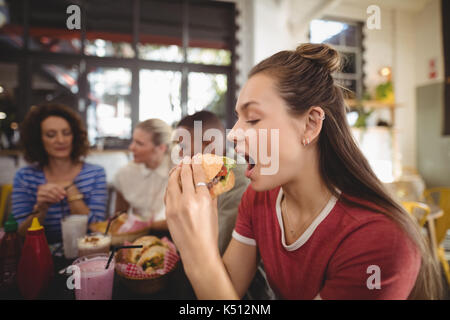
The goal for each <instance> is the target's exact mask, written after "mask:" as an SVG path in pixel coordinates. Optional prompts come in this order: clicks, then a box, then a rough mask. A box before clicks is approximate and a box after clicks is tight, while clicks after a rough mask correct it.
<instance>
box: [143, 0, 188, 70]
mask: <svg viewBox="0 0 450 320" xmlns="http://www.w3.org/2000/svg"><path fill="white" fill-rule="evenodd" d="M140 4H141V10H140V21H139V43H138V46H137V49H138V55H139V58H140V59H145V60H156V61H168V62H183V50H182V38H183V37H182V35H183V30H182V16H183V8H182V2H181V1H160V0H158V1H155V0H146V1H141V2H140Z"/></svg>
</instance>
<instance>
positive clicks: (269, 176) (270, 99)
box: [228, 74, 305, 191]
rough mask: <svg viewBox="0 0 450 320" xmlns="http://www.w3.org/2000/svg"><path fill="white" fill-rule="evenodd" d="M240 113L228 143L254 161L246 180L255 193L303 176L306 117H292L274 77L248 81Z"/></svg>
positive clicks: (240, 96)
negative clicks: (231, 143) (230, 142)
mask: <svg viewBox="0 0 450 320" xmlns="http://www.w3.org/2000/svg"><path fill="white" fill-rule="evenodd" d="M236 113H237V116H238V121H237V122H236V124H235V126H234V127H233V129H232V131H231V132H230V134H229V135H228V139H229V140H234V141H235V143H236V151H237V152H238V153H239V154H241V155H245V157H246V159H247V161H252V160H253V163H254V165H251V164H249V165H248V167H247V171H246V176H247V177H248V178H249V179H250V180H251V185H252V188H253V189H254V190H256V191H263V190H270V189H273V188H275V187H276V186H280V185H283V184H285V183H287V182H289V181H290V180H291V179H294V178H295V177H298V175H299V173H300V174H301V172H302V169H303V167H304V162H305V161H304V160H303V158H304V156H303V153H304V150H303V148H302V147H303V146H302V143H301V142H302V137H303V132H304V128H305V120H304V118H305V117H304V116H295V117H294V116H292V114H289V113H288V107H287V105H286V103H285V102H284V100H283V99H282V98H281V97H280V96H279V95H278V92H277V90H276V87H275V82H274V80H273V79H272V78H271V77H269V76H267V75H264V74H256V75H254V76H252V77H251V78H250V79H249V80H248V81H247V83H246V85H245V86H244V88H243V89H242V91H241V93H240V95H239V98H238V101H237V104H236ZM239 129H242V130H239ZM243 132H245V134H243ZM233 136H235V137H234V138H233ZM264 137H267V138H264Z"/></svg>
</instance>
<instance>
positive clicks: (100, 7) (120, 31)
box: [85, 0, 134, 58]
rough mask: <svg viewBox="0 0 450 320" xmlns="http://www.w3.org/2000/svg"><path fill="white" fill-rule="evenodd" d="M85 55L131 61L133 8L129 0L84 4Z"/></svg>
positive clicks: (108, 0)
mask: <svg viewBox="0 0 450 320" xmlns="http://www.w3.org/2000/svg"><path fill="white" fill-rule="evenodd" d="M85 7H86V16H87V26H86V42H85V54H87V55H93V56H99V57H119V58H133V57H134V50H133V47H132V39H133V36H132V35H133V5H132V1H129V0H114V1H110V0H95V1H93V0H91V1H85Z"/></svg>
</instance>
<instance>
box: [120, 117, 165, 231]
mask: <svg viewBox="0 0 450 320" xmlns="http://www.w3.org/2000/svg"><path fill="white" fill-rule="evenodd" d="M171 134H172V129H171V127H170V126H169V125H168V124H167V123H165V122H164V121H162V120H160V119H148V120H146V121H143V122H141V123H139V124H138V125H137V126H136V128H135V129H134V132H133V140H132V142H131V144H130V146H129V150H130V151H131V152H132V153H133V158H134V159H133V161H131V162H130V163H128V164H127V165H126V166H124V167H122V168H120V169H119V171H118V172H117V174H116V175H115V177H114V181H113V185H114V187H115V189H116V191H117V198H116V207H115V211H116V212H122V211H128V210H130V209H131V210H132V213H133V214H136V215H138V216H140V217H141V218H142V219H143V220H145V221H149V220H150V219H153V223H152V225H151V228H152V230H154V231H157V232H158V231H159V232H162V233H164V232H167V224H166V221H165V219H166V218H165V206H164V192H165V189H166V186H167V181H168V176H169V170H170V169H171V167H172V162H171V159H170V150H171V148H170V146H171Z"/></svg>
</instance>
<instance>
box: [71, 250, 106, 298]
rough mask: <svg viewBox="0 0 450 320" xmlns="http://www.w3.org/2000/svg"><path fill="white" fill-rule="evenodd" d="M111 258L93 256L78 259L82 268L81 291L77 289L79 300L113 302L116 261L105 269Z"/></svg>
mask: <svg viewBox="0 0 450 320" xmlns="http://www.w3.org/2000/svg"><path fill="white" fill-rule="evenodd" d="M108 258H109V256H108V255H107V254H92V255H89V256H85V257H81V258H79V259H77V260H76V261H75V262H74V263H73V264H74V265H77V266H78V267H79V268H80V276H81V278H80V289H75V298H76V299H77V300H111V298H112V290H113V284H114V265H115V261H114V259H113V260H112V261H111V263H110V265H109V267H108V269H105V267H106V264H107V262H108Z"/></svg>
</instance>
